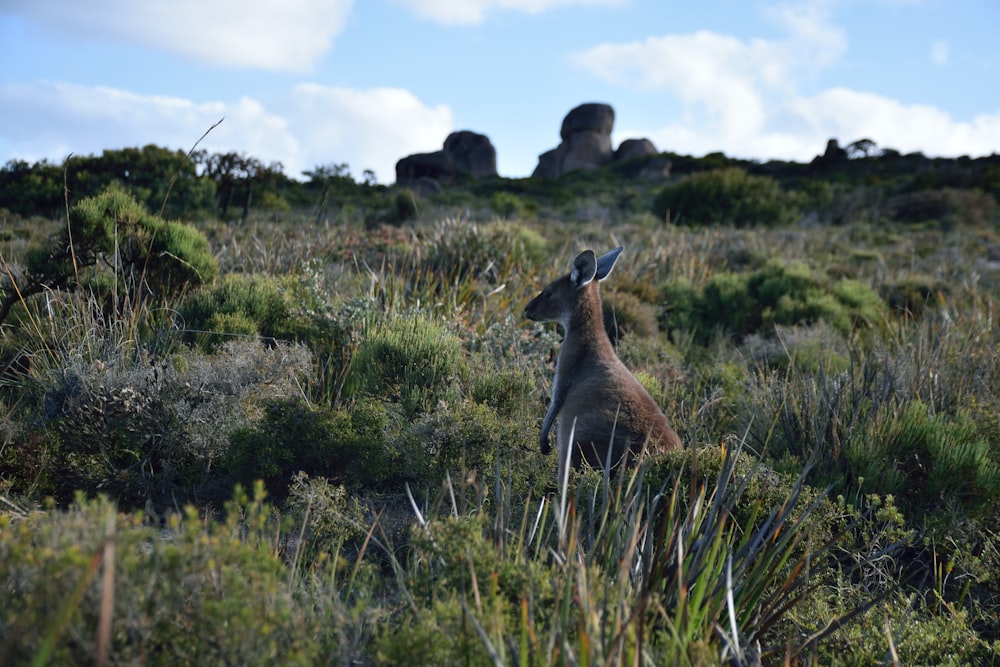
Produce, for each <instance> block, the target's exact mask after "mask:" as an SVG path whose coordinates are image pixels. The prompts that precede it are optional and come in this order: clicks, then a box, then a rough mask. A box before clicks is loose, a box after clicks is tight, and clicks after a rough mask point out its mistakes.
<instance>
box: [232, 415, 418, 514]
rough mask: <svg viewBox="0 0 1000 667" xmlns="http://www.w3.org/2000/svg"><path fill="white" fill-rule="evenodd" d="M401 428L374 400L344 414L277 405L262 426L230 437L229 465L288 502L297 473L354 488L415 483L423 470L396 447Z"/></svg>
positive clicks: (241, 476) (246, 479)
mask: <svg viewBox="0 0 1000 667" xmlns="http://www.w3.org/2000/svg"><path fill="white" fill-rule="evenodd" d="M398 430H399V427H398V426H395V425H393V423H392V419H391V418H390V415H389V413H388V411H387V410H386V408H385V406H384V405H383V404H382V403H381V402H379V401H376V400H370V399H365V400H363V401H360V402H358V403H357V404H356V405H355V406H353V408H352V409H351V410H346V411H341V410H338V411H330V410H328V409H323V408H318V407H316V406H312V405H310V404H308V403H306V402H305V401H303V400H302V399H286V400H281V401H275V402H273V403H272V404H271V405H269V406H268V407H267V408H266V409H265V410H264V414H263V416H262V418H261V419H260V421H259V422H258V423H256V424H255V425H253V426H248V427H245V428H242V429H240V430H238V431H235V432H234V433H232V435H231V436H230V443H231V451H230V453H229V455H228V457H227V459H226V461H225V465H226V467H227V469H228V470H230V471H231V473H232V474H233V476H234V477H235V479H236V480H237V481H240V482H243V483H247V482H252V481H253V480H257V479H260V480H263V481H264V482H265V484H266V486H267V489H268V492H269V493H270V494H271V495H272V496H273V497H277V498H284V496H285V495H286V494H287V493H288V487H289V484H290V483H291V482H292V478H293V476H294V474H295V473H299V472H303V473H305V474H306V475H309V476H323V477H328V478H330V479H331V480H332V481H333V482H334V483H336V484H342V485H346V486H348V487H350V488H352V489H357V488H362V487H365V488H375V489H377V488H383V487H386V486H390V485H395V484H398V483H399V482H400V481H401V480H406V479H413V478H414V477H415V476H416V475H417V474H418V472H417V471H418V470H419V469H420V468H421V463H420V461H417V460H413V458H412V457H410V456H405V455H404V454H403V453H402V452H400V451H399V450H398V449H397V448H396V446H395V444H394V441H395V440H397V439H398V436H397V433H398Z"/></svg>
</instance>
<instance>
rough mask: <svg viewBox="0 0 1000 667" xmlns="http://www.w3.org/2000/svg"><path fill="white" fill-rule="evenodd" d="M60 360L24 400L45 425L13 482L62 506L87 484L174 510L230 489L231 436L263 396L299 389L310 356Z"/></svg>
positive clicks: (232, 351)
mask: <svg viewBox="0 0 1000 667" xmlns="http://www.w3.org/2000/svg"><path fill="white" fill-rule="evenodd" d="M63 363H64V366H63V367H61V368H52V369H51V370H49V371H47V372H44V373H41V371H40V376H39V377H38V378H37V382H38V384H37V385H36V386H35V391H37V392H39V393H38V394H37V395H35V396H33V397H32V401H34V403H33V404H32V403H28V404H27V405H26V407H29V408H30V409H31V410H34V411H35V414H36V416H37V420H38V422H37V424H36V425H35V427H36V428H38V429H39V430H38V436H37V438H33V439H28V440H26V441H25V450H26V452H27V451H31V452H32V454H31V455H30V458H32V459H33V460H35V461H36V462H37V463H36V465H35V466H33V467H31V468H24V467H22V468H21V469H22V474H23V475H25V476H24V477H11V478H8V480H9V481H10V482H12V483H13V484H14V485H15V486H16V487H18V488H20V489H23V490H27V489H31V488H39V489H44V490H46V491H47V492H49V493H51V494H52V495H53V496H54V497H55V498H56V499H57V500H59V501H60V502H68V501H69V500H70V499H71V498H72V495H73V492H74V491H76V490H82V491H85V492H87V493H96V492H98V491H101V492H103V493H105V494H108V495H110V496H112V497H114V498H115V499H117V501H118V502H119V503H121V504H122V506H138V507H143V506H146V505H149V506H151V507H169V506H172V505H173V504H174V503H175V502H176V500H177V498H186V497H191V496H193V495H195V494H197V495H198V496H200V497H202V498H206V499H207V498H212V497H215V498H219V494H223V495H222V498H224V497H225V495H228V493H229V491H228V488H226V489H222V488H220V486H219V485H220V484H222V485H224V480H223V470H221V469H220V465H219V464H220V463H221V461H222V460H223V458H224V457H225V456H226V455H227V451H228V449H229V443H228V439H227V436H228V434H229V432H231V431H233V430H236V429H238V428H240V427H242V426H245V425H247V424H249V423H250V422H251V420H252V419H253V417H254V415H255V411H256V406H257V403H258V401H267V400H269V399H270V400H273V399H274V398H275V397H277V396H282V395H286V394H289V393H291V392H293V391H294V387H295V386H296V384H297V383H298V382H300V381H301V380H300V378H302V377H303V376H304V375H305V374H306V373H307V372H308V369H309V366H310V359H309V355H308V353H307V352H306V351H305V350H304V349H303V348H301V347H298V346H280V347H276V348H271V349H268V348H265V347H263V346H261V345H260V344H259V343H257V342H256V341H241V342H235V343H229V344H227V345H226V346H224V347H223V348H222V349H221V350H220V351H219V353H217V354H216V355H211V356H207V355H202V354H199V353H195V352H178V353H176V354H174V355H173V356H171V357H169V358H166V359H155V358H150V357H147V356H139V357H138V358H135V359H129V358H106V359H104V360H102V359H91V360H84V359H82V358H75V359H66V360H64V361H63ZM17 449H18V448H12V449H11V451H10V453H11V454H16V452H17Z"/></svg>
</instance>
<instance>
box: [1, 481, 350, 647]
mask: <svg viewBox="0 0 1000 667" xmlns="http://www.w3.org/2000/svg"><path fill="white" fill-rule="evenodd" d="M274 527H275V526H274V520H273V517H272V516H271V515H270V511H269V508H268V507H267V505H265V504H263V502H262V500H261V496H260V495H258V496H256V497H255V498H254V499H253V500H251V499H249V498H247V497H246V495H245V494H237V496H236V498H235V499H234V501H233V502H232V503H230V504H229V506H228V508H227V512H226V519H225V521H224V522H216V521H212V520H208V519H206V518H205V517H203V516H201V515H200V514H199V513H198V511H197V510H195V509H194V508H193V507H190V506H188V507H186V508H185V509H184V511H183V512H182V513H180V514H174V515H171V516H170V517H168V518H167V519H166V521H165V524H164V526H163V527H162V528H161V527H158V526H155V525H152V524H147V523H144V522H143V520H142V518H141V515H139V514H134V515H131V516H126V515H124V514H119V513H117V510H116V508H115V507H114V505H113V504H111V503H109V502H108V501H107V500H105V499H100V498H99V499H96V500H91V501H88V500H84V499H83V498H82V497H80V498H78V499H77V501H76V502H75V503H74V504H73V506H72V507H70V508H69V509H68V510H67V511H65V512H34V513H31V514H29V515H28V516H26V517H25V518H22V519H17V520H11V518H10V517H9V516H8V517H3V518H0V536H2V539H0V586H2V588H3V590H4V591H6V595H5V604H4V605H3V606H2V608H0V660H2V661H3V663H4V664H35V663H37V664H65V665H71V664H75V665H82V664H99V663H101V662H104V663H105V664H116V665H118V664H136V663H141V664H149V665H204V664H224V663H234V664H247V665H249V664H260V663H261V661H264V662H270V663H278V662H281V663H285V664H317V663H318V662H321V661H323V660H324V659H328V657H329V655H330V652H331V651H333V650H334V647H332V646H330V644H329V641H328V639H327V638H328V637H329V634H328V633H327V632H325V631H324V630H323V626H324V624H326V623H328V622H329V620H330V618H329V617H327V616H326V615H325V614H324V612H323V611H321V606H317V607H315V608H310V606H309V605H303V604H299V603H298V602H297V601H296V599H295V596H294V595H293V593H292V592H291V591H290V590H289V585H288V572H287V569H286V568H285V566H284V565H283V563H282V562H281V560H280V559H279V558H278V557H277V556H276V550H275V549H274V542H273V535H274ZM112 558H113V561H112V560H111V559H112ZM112 562H113V565H112ZM102 564H103V569H104V570H105V572H104V576H103V577H102V576H99V572H100V571H101V569H102ZM108 568H113V569H111V570H108ZM105 607H108V609H107V612H108V614H109V616H108V617H109V618H111V619H113V620H112V625H111V626H110V627H109V630H108V633H107V635H106V636H104V637H103V638H102V637H101V635H100V632H99V631H98V628H100V627H101V623H100V618H101V615H102V613H103V610H104V609H105ZM101 647H103V648H101Z"/></svg>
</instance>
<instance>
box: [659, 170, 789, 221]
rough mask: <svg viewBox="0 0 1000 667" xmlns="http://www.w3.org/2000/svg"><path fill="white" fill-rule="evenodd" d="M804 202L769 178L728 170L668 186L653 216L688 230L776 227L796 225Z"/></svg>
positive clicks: (691, 177)
mask: <svg viewBox="0 0 1000 667" xmlns="http://www.w3.org/2000/svg"><path fill="white" fill-rule="evenodd" d="M801 199H802V198H801V197H798V196H796V195H794V194H792V193H789V192H786V191H784V190H782V188H781V186H780V185H779V184H778V182H777V181H776V180H774V179H773V178H771V177H769V176H756V175H753V174H750V173H748V172H747V171H746V170H745V169H742V168H739V167H728V168H725V169H713V170H710V171H703V172H698V173H695V174H692V175H690V176H687V177H686V178H683V179H682V180H680V181H679V182H677V183H674V184H671V185H668V186H666V187H665V188H663V189H662V190H661V191H660V193H659V194H658V195H656V198H655V199H654V200H653V214H654V215H656V216H657V217H658V218H659V219H661V220H665V219H668V218H669V220H670V221H671V222H672V223H675V224H680V225H685V226H696V225H720V224H721V225H733V226H734V227H751V226H756V225H760V226H764V227H773V226H777V225H784V224H790V223H792V222H794V221H795V220H796V218H797V217H798V216H799V207H800V200H801Z"/></svg>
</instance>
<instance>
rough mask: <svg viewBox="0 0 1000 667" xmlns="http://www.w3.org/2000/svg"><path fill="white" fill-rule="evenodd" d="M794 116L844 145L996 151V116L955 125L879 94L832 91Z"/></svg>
mask: <svg viewBox="0 0 1000 667" xmlns="http://www.w3.org/2000/svg"><path fill="white" fill-rule="evenodd" d="M795 111H796V112H797V113H798V115H799V116H800V117H801V118H802V119H804V120H806V121H807V122H809V123H810V124H811V125H812V127H813V128H816V129H817V130H819V129H822V131H823V132H825V133H827V134H828V135H829V136H831V137H840V138H841V139H842V140H843V141H842V143H843V142H849V141H854V140H856V139H861V138H869V139H872V140H873V141H875V143H877V144H878V145H879V146H881V147H883V148H894V149H896V150H898V151H901V152H903V153H908V152H912V151H921V152H923V153H925V154H927V155H953V156H954V155H972V156H978V155H983V154H985V153H988V152H991V150H996V147H997V146H1000V112H997V113H993V114H981V115H979V116H976V117H975V118H973V119H972V120H971V121H958V120H955V119H954V118H952V117H951V116H950V115H949V114H948V113H946V112H944V111H942V110H940V109H938V108H936V107H932V106H929V105H923V104H909V105H905V104H901V103H900V102H898V101H896V100H892V99H889V98H886V97H883V96H881V95H876V94H873V93H863V92H858V91H854V90H848V89H846V88H833V89H831V90H827V91H825V92H823V93H821V94H820V95H816V96H815V97H811V98H808V99H802V100H799V101H798V102H797V103H796V105H795Z"/></svg>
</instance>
